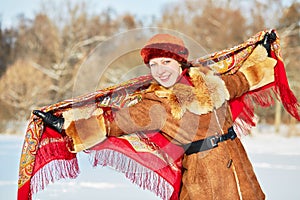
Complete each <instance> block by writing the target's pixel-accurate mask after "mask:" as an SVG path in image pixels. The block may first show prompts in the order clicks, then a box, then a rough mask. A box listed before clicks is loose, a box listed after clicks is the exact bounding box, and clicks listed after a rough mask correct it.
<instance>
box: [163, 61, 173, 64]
mask: <svg viewBox="0 0 300 200" xmlns="http://www.w3.org/2000/svg"><path fill="white" fill-rule="evenodd" d="M170 62H171V61H170V60H165V61H163V64H164V65H167V64H169V63H170Z"/></svg>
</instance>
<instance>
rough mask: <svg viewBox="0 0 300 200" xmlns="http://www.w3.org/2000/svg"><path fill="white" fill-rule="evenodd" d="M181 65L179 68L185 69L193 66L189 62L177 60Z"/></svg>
mask: <svg viewBox="0 0 300 200" xmlns="http://www.w3.org/2000/svg"><path fill="white" fill-rule="evenodd" d="M179 63H180V65H181V69H182V70H185V69H189V68H191V67H193V65H192V63H190V62H179Z"/></svg>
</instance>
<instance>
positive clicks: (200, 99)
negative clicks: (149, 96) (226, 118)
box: [149, 67, 229, 119]
mask: <svg viewBox="0 0 300 200" xmlns="http://www.w3.org/2000/svg"><path fill="white" fill-rule="evenodd" d="M189 75H190V76H191V81H192V83H193V85H194V86H189V85H185V84H182V83H177V84H175V85H174V86H173V87H172V88H170V89H166V88H164V87H162V86H159V85H157V84H152V85H151V86H150V88H149V92H151V91H155V94H156V95H157V96H158V97H160V98H168V100H169V102H170V105H171V112H172V115H173V116H174V118H175V119H181V118H182V116H183V115H184V113H185V112H186V111H187V110H189V111H190V112H192V113H195V114H197V115H201V114H207V113H209V112H211V111H212V110H213V109H217V108H219V107H220V106H221V105H222V104H223V103H224V102H225V101H226V100H228V99H229V92H228V90H227V89H226V87H225V83H224V82H223V80H222V79H221V78H220V77H219V76H216V75H214V74H213V72H212V71H207V72H202V71H201V70H199V68H196V67H192V68H190V72H189Z"/></svg>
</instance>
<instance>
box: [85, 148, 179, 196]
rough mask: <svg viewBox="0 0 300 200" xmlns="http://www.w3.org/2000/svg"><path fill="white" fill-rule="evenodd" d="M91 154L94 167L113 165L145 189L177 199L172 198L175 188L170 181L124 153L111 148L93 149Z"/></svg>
mask: <svg viewBox="0 0 300 200" xmlns="http://www.w3.org/2000/svg"><path fill="white" fill-rule="evenodd" d="M89 154H90V161H91V163H92V165H93V166H94V167H96V166H98V165H101V166H103V167H104V166H109V167H112V168H113V169H115V170H117V171H119V172H121V173H124V175H125V177H126V178H128V179H129V180H130V181H131V182H132V183H134V184H136V185H138V186H139V187H141V188H143V189H144V190H145V189H147V190H150V191H152V192H154V193H155V194H156V195H157V196H158V197H160V198H162V199H164V200H168V199H170V200H175V198H174V197H173V198H171V196H172V194H173V192H174V188H173V187H172V185H171V184H170V183H168V182H167V181H166V180H165V179H163V178H162V177H161V176H159V175H158V174H157V173H155V172H154V171H152V170H150V169H148V168H146V167H144V166H142V165H141V164H139V163H138V162H136V161H135V160H133V159H131V158H129V157H127V156H125V155H124V154H122V153H119V152H117V151H113V150H110V149H104V150H97V151H96V150H93V151H90V152H89ZM173 196H175V195H173Z"/></svg>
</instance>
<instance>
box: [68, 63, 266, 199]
mask: <svg viewBox="0 0 300 200" xmlns="http://www.w3.org/2000/svg"><path fill="white" fill-rule="evenodd" d="M249 88H250V86H249V82H248V81H247V79H246V77H245V75H244V74H243V73H241V72H239V71H237V72H236V73H234V74H232V75H226V76H217V75H214V73H213V72H212V71H210V70H201V68H196V67H195V68H190V70H189V72H188V75H187V76H186V77H185V78H183V80H181V81H179V82H178V83H176V84H175V85H174V86H173V87H172V88H164V87H162V86H160V85H158V84H156V83H153V84H152V85H151V86H150V87H149V88H148V90H146V91H145V92H144V93H143V94H142V100H141V101H140V102H139V103H137V104H135V105H133V106H130V107H128V108H124V109H121V110H118V111H115V112H114V113H113V117H111V116H110V117H103V115H105V113H104V114H103V115H95V116H93V117H92V118H90V119H84V120H82V125H80V124H81V120H77V125H76V128H75V127H74V125H72V123H71V124H69V125H68V128H67V129H66V133H67V134H68V135H69V136H70V137H72V139H73V141H74V145H75V147H76V145H78V146H77V148H78V147H80V148H86V147H88V146H92V144H96V143H97V142H101V141H102V140H104V139H105V137H107V136H121V135H124V134H130V133H134V132H137V131H146V130H158V131H160V132H161V133H162V134H163V135H164V136H165V137H166V138H167V139H169V140H170V141H171V142H172V143H174V144H177V145H184V144H189V143H190V142H193V141H197V140H201V139H204V138H207V137H209V136H212V135H221V134H226V133H227V131H228V128H230V127H231V126H232V124H233V121H232V115H231V111H230V107H229V104H228V101H229V100H230V99H233V98H236V97H239V96H241V95H242V94H244V93H245V92H247V91H248V90H249ZM106 116H107V115H106ZM78 127H80V128H81V129H83V130H85V131H82V132H84V135H80V134H79V132H80V131H78ZM90 127H96V128H95V129H93V128H90ZM97 130H98V132H97ZM99 130H101V131H100V132H99ZM99 138H100V139H99ZM81 145H82V146H83V147H81ZM80 148H79V149H80ZM179 199H180V200H200V199H214V200H217V199H220V200H233V199H243V200H262V199H265V196H264V193H263V191H262V189H261V187H260V185H259V183H258V180H257V178H256V176H255V173H254V171H253V167H252V165H251V163H250V161H249V159H248V156H247V154H246V152H245V149H244V147H243V145H242V143H241V141H240V139H239V138H235V139H234V140H227V141H225V142H221V143H219V145H218V147H216V148H214V149H211V150H207V151H202V152H198V153H194V154H190V155H184V157H183V177H182V186H181V192H180V196H179Z"/></svg>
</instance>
